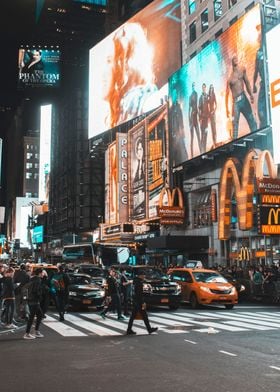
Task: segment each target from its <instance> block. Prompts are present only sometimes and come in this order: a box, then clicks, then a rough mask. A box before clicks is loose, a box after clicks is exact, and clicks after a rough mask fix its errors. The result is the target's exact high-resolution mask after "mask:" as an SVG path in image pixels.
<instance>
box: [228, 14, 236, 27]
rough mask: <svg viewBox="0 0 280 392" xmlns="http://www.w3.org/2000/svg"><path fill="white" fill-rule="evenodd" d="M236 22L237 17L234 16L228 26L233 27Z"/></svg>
mask: <svg viewBox="0 0 280 392" xmlns="http://www.w3.org/2000/svg"><path fill="white" fill-rule="evenodd" d="M237 20H238V17H237V16H235V17H234V18H232V19H231V20H230V21H229V25H230V26H231V25H233V24H234V23H235V22H237Z"/></svg>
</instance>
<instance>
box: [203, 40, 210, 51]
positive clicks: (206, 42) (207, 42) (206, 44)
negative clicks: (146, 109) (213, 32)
mask: <svg viewBox="0 0 280 392" xmlns="http://www.w3.org/2000/svg"><path fill="white" fill-rule="evenodd" d="M210 42H211V41H209V39H208V40H207V41H205V42H204V44H203V45H201V49H204V48H206V46H208V45H209V44H210Z"/></svg>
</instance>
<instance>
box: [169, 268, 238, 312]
mask: <svg viewBox="0 0 280 392" xmlns="http://www.w3.org/2000/svg"><path fill="white" fill-rule="evenodd" d="M168 274H169V276H170V277H171V279H172V280H174V281H175V282H177V283H178V284H180V286H181V290H182V300H183V301H184V302H189V303H190V304H191V306H192V308H194V309H195V308H198V307H199V306H200V305H224V306H225V307H226V309H232V308H233V307H234V305H235V304H237V303H238V293H237V290H236V288H235V287H234V286H233V285H232V284H231V283H229V282H228V281H227V280H226V279H225V278H224V277H223V276H222V275H221V274H220V273H218V272H216V271H213V270H207V269H202V268H195V269H192V268H172V269H170V270H169V271H168Z"/></svg>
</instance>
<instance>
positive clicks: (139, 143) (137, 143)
mask: <svg viewBox="0 0 280 392" xmlns="http://www.w3.org/2000/svg"><path fill="white" fill-rule="evenodd" d="M145 130H146V127H145V120H144V121H142V122H141V123H139V124H138V125H137V126H135V127H134V128H132V129H131V130H130V131H129V134H128V137H129V147H130V148H129V156H130V173H129V178H130V189H131V191H130V211H131V219H136V220H139V219H144V218H146V204H147V202H146V182H147V179H146V178H147V170H146V138H145V134H146V132H145Z"/></svg>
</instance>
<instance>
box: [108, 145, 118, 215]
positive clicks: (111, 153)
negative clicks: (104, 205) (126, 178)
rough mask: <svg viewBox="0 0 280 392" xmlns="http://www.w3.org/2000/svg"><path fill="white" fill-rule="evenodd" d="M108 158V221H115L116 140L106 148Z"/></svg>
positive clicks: (116, 194) (116, 181)
mask: <svg viewBox="0 0 280 392" xmlns="http://www.w3.org/2000/svg"><path fill="white" fill-rule="evenodd" d="M108 159H109V179H108V180H109V189H108V200H109V214H108V215H109V223H117V200H118V191H117V184H118V163H117V145H116V142H114V143H112V144H110V146H109V149H108Z"/></svg>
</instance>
